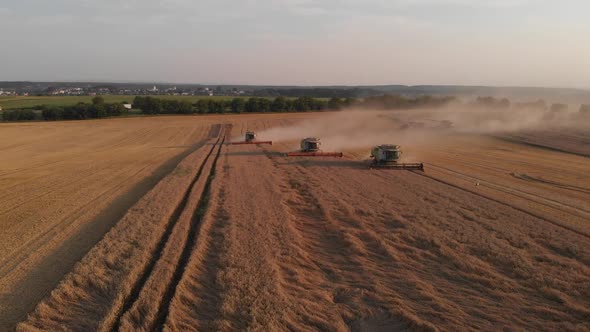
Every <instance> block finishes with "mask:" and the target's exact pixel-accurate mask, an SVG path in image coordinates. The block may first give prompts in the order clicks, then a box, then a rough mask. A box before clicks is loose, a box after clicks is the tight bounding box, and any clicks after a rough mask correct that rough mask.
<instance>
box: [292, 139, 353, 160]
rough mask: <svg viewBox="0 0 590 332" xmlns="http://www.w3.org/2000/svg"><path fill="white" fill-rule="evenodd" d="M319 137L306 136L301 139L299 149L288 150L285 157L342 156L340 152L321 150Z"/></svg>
mask: <svg viewBox="0 0 590 332" xmlns="http://www.w3.org/2000/svg"><path fill="white" fill-rule="evenodd" d="M321 144H322V143H321V142H320V139H319V138H315V137H307V138H304V139H303V140H301V151H297V152H289V153H287V157H342V152H322V151H321V150H320V145H321Z"/></svg>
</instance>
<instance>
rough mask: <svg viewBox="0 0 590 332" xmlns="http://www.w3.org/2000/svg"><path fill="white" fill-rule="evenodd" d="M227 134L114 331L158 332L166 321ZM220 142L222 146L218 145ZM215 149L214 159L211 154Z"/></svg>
mask: <svg viewBox="0 0 590 332" xmlns="http://www.w3.org/2000/svg"><path fill="white" fill-rule="evenodd" d="M228 135H229V132H228V131H227V130H226V132H225V133H224V137H223V139H222V138H221V137H220V138H219V140H218V141H217V143H216V145H214V146H213V147H212V149H211V151H210V153H209V155H208V156H207V158H206V160H205V163H204V164H203V165H202V166H201V168H200V170H199V172H198V174H197V177H196V178H195V180H194V182H193V183H192V184H191V190H190V192H189V193H187V196H186V197H185V200H184V201H183V204H181V206H179V207H178V209H177V211H176V213H175V215H174V216H173V218H174V219H175V220H174V221H173V222H171V223H170V225H169V232H167V234H166V236H165V238H163V239H162V241H161V247H159V248H158V253H159V254H158V255H156V256H157V257H156V256H154V259H153V261H152V263H151V264H150V266H149V267H148V269H146V271H145V273H144V275H143V277H142V278H140V280H138V284H137V285H136V287H135V288H134V292H133V293H132V296H130V298H129V300H128V301H127V302H126V304H125V305H124V307H123V308H122V310H121V312H120V315H119V319H118V320H117V323H116V324H115V330H137V329H142V330H148V331H151V330H154V329H155V330H160V329H161V325H162V324H163V322H164V321H165V319H166V316H167V313H168V305H169V303H170V300H171V299H172V296H173V295H174V292H175V290H176V285H177V284H178V281H179V280H180V278H181V276H182V273H183V272H184V269H185V266H186V262H187V261H188V257H189V256H190V253H191V251H192V249H193V247H194V245H195V241H196V237H197V234H198V227H199V224H200V218H201V215H202V211H203V209H204V208H205V207H206V205H207V195H208V190H209V186H210V184H211V181H212V179H213V176H214V174H215V165H216V164H217V159H218V158H219V154H220V152H221V147H222V146H223V144H224V142H225V139H226V137H228ZM220 140H221V142H220ZM214 149H217V152H215V155H214V157H213V158H212V155H213V150H214Z"/></svg>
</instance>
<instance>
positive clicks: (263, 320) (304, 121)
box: [0, 112, 590, 331]
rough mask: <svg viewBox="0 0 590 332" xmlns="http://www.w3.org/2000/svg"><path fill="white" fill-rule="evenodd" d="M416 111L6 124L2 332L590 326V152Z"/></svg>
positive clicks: (0, 206) (0, 148)
mask: <svg viewBox="0 0 590 332" xmlns="http://www.w3.org/2000/svg"><path fill="white" fill-rule="evenodd" d="M405 116H406V114H405V113H404V112H399V113H398V112H384V113H379V114H371V115H368V116H365V115H359V114H357V113H355V114H346V113H315V114H271V115H240V116H233V115H232V116H201V117H199V116H196V117H158V118H138V119H116V120H103V121H85V122H60V123H33V124H4V125H1V126H0V128H1V129H2V130H1V131H0V139H1V140H0V153H1V154H2V159H0V181H1V182H0V183H1V184H2V186H1V187H0V195H2V197H3V199H2V201H1V202H0V213H2V214H1V215H0V224H1V226H2V228H1V229H2V230H1V231H0V240H1V241H0V243H1V245H2V250H0V253H1V254H0V255H1V256H0V278H1V279H0V289H2V294H1V297H0V329H2V330H5V329H11V328H14V326H16V324H17V323H18V322H21V323H20V324H19V325H18V329H19V330H24V331H28V330H35V329H36V328H38V329H48V330H62V329H65V330H102V331H112V330H125V331H131V330H139V329H142V330H150V331H152V330H162V329H163V330H171V331H184V330H189V329H197V330H244V329H254V330H289V329H291V330H308V329H311V330H343V331H345V330H360V331H363V330H370V331H374V330H387V331H389V330H407V329H409V330H437V329H443V330H464V329H486V330H496V329H502V328H509V329H510V328H512V329H528V330H539V329H552V330H575V329H584V328H586V329H588V328H590V325H589V323H588V322H589V321H590V224H589V223H590V203H589V202H590V177H589V174H590V161H589V159H588V158H587V157H585V156H582V155H580V154H573V153H567V152H563V151H555V150H551V149H545V148H540V147H536V146H532V145H531V144H520V143H518V142H514V141H507V140H505V139H499V138H495V137H491V136H490V135H482V134H481V133H474V132H460V131H455V130H441V129H433V128H432V129H431V128H417V129H414V128H407V126H406V127H404V126H403V124H404V123H407V121H409V120H405V119H404V117H405ZM412 120H414V119H412ZM401 128H405V129H401ZM247 129H253V130H256V131H257V132H258V133H259V135H260V136H259V138H260V139H272V140H274V141H275V144H273V145H272V146H262V145H261V146H256V145H227V144H224V143H227V142H230V141H233V140H240V139H241V137H242V136H243V134H244V133H245V131H246V130H247ZM320 134H322V135H323V136H322V139H323V141H324V149H325V150H334V151H336V150H341V151H344V153H345V157H344V158H342V159H335V158H324V159H310V158H303V157H295V158H288V157H285V156H284V155H283V154H282V152H285V151H292V150H295V149H296V148H297V146H298V142H297V138H299V137H303V136H306V135H320ZM537 135H540V134H537ZM572 137H575V135H571V136H568V140H572V139H575V138H572ZM553 141H555V139H553ZM377 143H400V144H402V145H403V146H404V148H405V152H406V154H405V158H406V160H411V161H417V160H419V161H424V162H425V167H426V172H425V173H422V172H413V171H391V170H369V169H368V167H367V160H366V159H367V156H368V151H369V148H370V146H371V145H372V144H377ZM572 144H573V143H571V142H570V141H568V143H567V144H565V145H562V146H566V145H567V146H571V145H572ZM573 145H575V146H583V143H580V142H578V144H577V145H576V144H573ZM562 150H566V148H562ZM76 262H77V264H76ZM52 290H53V291H52ZM27 313H29V315H28V316H27Z"/></svg>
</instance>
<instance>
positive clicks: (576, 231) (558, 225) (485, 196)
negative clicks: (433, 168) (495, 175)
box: [411, 171, 590, 239]
mask: <svg viewBox="0 0 590 332" xmlns="http://www.w3.org/2000/svg"><path fill="white" fill-rule="evenodd" d="M411 172H412V173H414V174H416V175H419V176H422V177H425V178H429V179H431V180H434V181H436V182H439V183H442V184H445V185H447V186H450V187H453V188H457V189H460V190H463V191H465V192H468V193H470V194H473V195H476V196H479V197H482V198H485V199H488V200H490V201H493V202H496V203H499V204H502V205H505V206H508V207H511V208H513V209H515V210H517V211H520V212H522V213H525V214H528V215H529V216H532V217H535V218H537V219H539V220H542V221H545V222H547V223H549V224H552V225H554V226H557V227H560V228H563V229H565V230H568V231H570V232H573V233H575V234H577V235H580V236H582V237H585V238H587V239H590V234H587V233H585V232H582V231H580V230H577V229H575V228H573V227H570V226H567V225H563V224H562V223H560V222H558V221H555V220H552V219H548V218H547V217H544V216H541V215H539V214H536V213H534V212H530V211H528V210H526V209H523V208H521V207H518V206H516V205H514V204H510V203H507V202H504V201H502V200H499V199H496V198H492V197H490V196H488V195H484V194H482V193H479V192H476V191H474V190H469V189H467V188H464V187H462V186H460V185H457V184H453V183H451V182H448V181H445V180H442V179H439V178H436V177H434V176H432V175H428V174H426V173H423V172H415V171H411Z"/></svg>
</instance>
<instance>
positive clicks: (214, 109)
mask: <svg viewBox="0 0 590 332" xmlns="http://www.w3.org/2000/svg"><path fill="white" fill-rule="evenodd" d="M351 104H352V101H350V100H347V99H341V98H332V99H330V100H328V101H326V100H323V99H316V98H311V97H299V98H296V99H289V98H285V97H276V98H274V99H270V98H261V97H250V98H233V99H225V100H223V99H199V100H198V101H197V102H195V103H192V104H191V103H190V102H188V101H179V100H168V99H160V98H156V97H143V96H137V97H135V99H134V100H133V107H134V108H137V109H140V110H141V112H142V113H144V114H210V113H218V114H222V113H230V112H231V113H254V112H260V113H266V112H306V111H321V110H338V109H341V108H344V107H347V106H350V105H351Z"/></svg>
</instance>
